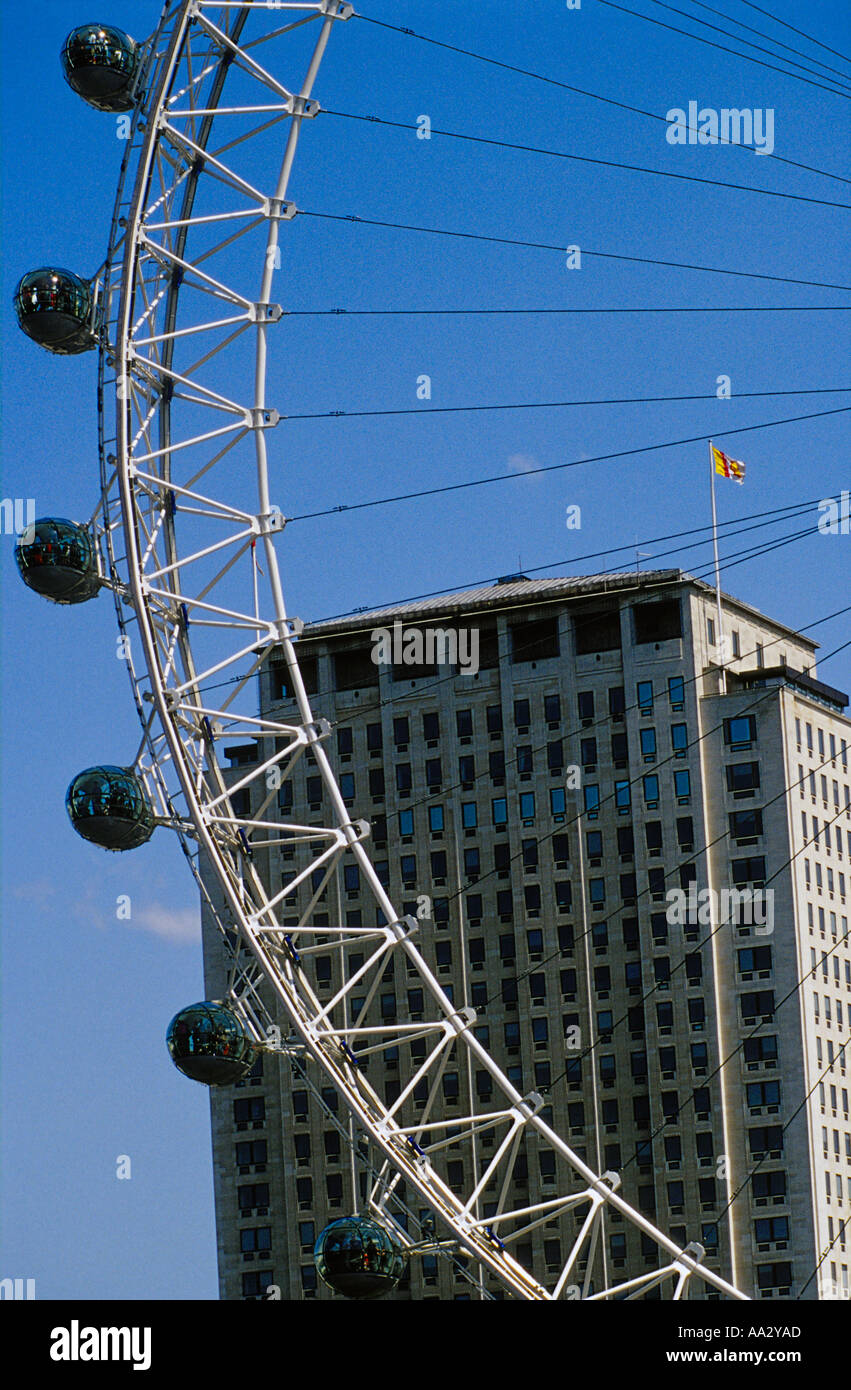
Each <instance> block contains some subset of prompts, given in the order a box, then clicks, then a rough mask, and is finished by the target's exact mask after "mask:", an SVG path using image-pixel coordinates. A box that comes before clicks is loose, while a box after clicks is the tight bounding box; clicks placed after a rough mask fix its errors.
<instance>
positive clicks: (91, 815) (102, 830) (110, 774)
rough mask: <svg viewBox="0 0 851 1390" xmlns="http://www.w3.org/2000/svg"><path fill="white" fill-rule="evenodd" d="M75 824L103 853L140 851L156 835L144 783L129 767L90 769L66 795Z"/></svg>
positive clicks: (78, 831) (105, 766) (72, 820)
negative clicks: (104, 850) (139, 847)
mask: <svg viewBox="0 0 851 1390" xmlns="http://www.w3.org/2000/svg"><path fill="white" fill-rule="evenodd" d="M65 808H66V810H67V812H68V815H69V817H70V819H71V824H72V825H73V827H74V829H75V830H76V832H77V834H78V835H82V837H83V839H84V840H91V841H92V843H93V844H96V845H100V847H101V848H102V849H109V850H116V851H117V850H124V849H136V848H138V846H139V845H144V844H145V843H146V842H147V841H148V840H150V838H151V836H152V835H153V833H154V815H153V811H152V810H151V806H150V803H149V801H148V798H147V796H146V795H145V792H144V789H143V787H142V784H141V782H140V781H139V779H138V777H137V776H136V774H135V772H133V770H132V768H129V767H113V766H111V765H110V764H104V765H102V766H101V767H87V768H86V770H85V771H84V772H78V773H77V776H76V777H75V778H74V780H73V782H72V783H71V785H70V787H69V788H68V791H67V793H66V795H65Z"/></svg>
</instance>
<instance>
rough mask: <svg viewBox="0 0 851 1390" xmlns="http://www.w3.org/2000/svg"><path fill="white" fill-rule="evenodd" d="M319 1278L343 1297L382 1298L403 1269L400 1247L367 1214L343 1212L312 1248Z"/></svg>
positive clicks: (383, 1228)
mask: <svg viewBox="0 0 851 1390" xmlns="http://www.w3.org/2000/svg"><path fill="white" fill-rule="evenodd" d="M313 1258H314V1261H315V1264H316V1269H317V1271H318V1273H319V1276H320V1278H321V1279H322V1280H323V1281H324V1283H326V1284H327V1285H328V1287H329V1288H331V1289H333V1290H334V1292H335V1293H339V1294H342V1295H343V1297H344V1298H381V1296H382V1294H388V1293H392V1292H393V1290H394V1289H395V1287H396V1285H397V1284H398V1282H399V1280H400V1279H401V1278H402V1275H403V1274H404V1272H405V1264H406V1257H405V1254H404V1252H403V1250H402V1247H401V1246H400V1245H399V1244H398V1242H397V1241H396V1240H395V1239H394V1237H393V1236H392V1235H391V1234H390V1232H389V1231H388V1229H387V1227H386V1226H382V1225H381V1224H380V1222H378V1221H372V1220H370V1218H369V1217H366V1216H344V1217H342V1218H341V1219H340V1220H338V1221H332V1222H331V1224H330V1225H329V1226H326V1227H325V1229H324V1231H322V1232H321V1233H320V1236H319V1239H318V1240H317V1242H316V1246H315V1248H314V1251H313Z"/></svg>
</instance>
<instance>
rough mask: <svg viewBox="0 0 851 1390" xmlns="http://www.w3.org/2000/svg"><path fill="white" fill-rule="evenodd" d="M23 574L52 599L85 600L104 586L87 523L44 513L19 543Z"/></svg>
mask: <svg viewBox="0 0 851 1390" xmlns="http://www.w3.org/2000/svg"><path fill="white" fill-rule="evenodd" d="M15 563H16V564H17V566H18V570H19V571H20V575H21V578H22V579H23V581H24V583H25V584H26V585H27V587H28V588H30V589H33V590H34V591H35V592H36V593H37V594H41V595H42V597H44V598H47V599H50V601H51V603H85V602H86V600H87V599H90V598H94V596H95V594H96V593H98V591H99V589H100V576H99V575H98V569H97V563H96V559H95V550H94V545H93V544H92V539H91V536H90V534H89V531H88V528H87V527H86V526H81V525H78V524H77V523H76V522H74V521H66V520H65V518H64V517H59V516H43V517H39V519H38V520H37V521H34V522H33V524H32V526H31V527H28V528H27V530H26V532H25V533H24V535H22V536H20V537H19V538H18V541H17V543H16V545H15Z"/></svg>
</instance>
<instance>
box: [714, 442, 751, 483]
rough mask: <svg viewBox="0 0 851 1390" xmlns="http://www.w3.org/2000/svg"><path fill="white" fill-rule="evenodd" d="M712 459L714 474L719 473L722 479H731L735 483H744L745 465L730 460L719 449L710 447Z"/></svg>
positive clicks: (735, 460)
mask: <svg viewBox="0 0 851 1390" xmlns="http://www.w3.org/2000/svg"><path fill="white" fill-rule="evenodd" d="M711 447H712V457H713V459H714V461H715V472H716V473H720V474H721V477H722V478H732V479H733V480H734V481H735V482H737V483H743V482H744V481H745V465H744V464H743V463H741V462H740V461H739V459H731V458H729V457H728V455H727V454H725V453H724V452H723V451H722V450H721V449H716V448H715V445H714V444H713V445H712V446H711Z"/></svg>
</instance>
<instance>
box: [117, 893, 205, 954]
mask: <svg viewBox="0 0 851 1390" xmlns="http://www.w3.org/2000/svg"><path fill="white" fill-rule="evenodd" d="M131 911H132V915H131V917H130V918H129V920H128V921H127V926H129V927H136V928H138V929H140V930H141V931H148V932H152V933H153V935H154V936H161V937H163V938H164V939H165V940H166V941H172V942H174V943H175V944H176V945H178V946H182V945H185V944H186V943H188V942H196V941H200V940H201V913H200V910H199V909H198V908H194V907H179V908H172V907H165V906H164V905H163V904H162V903H152V904H150V905H149V906H147V907H137V906H136V904H135V903H133V905H132V909H131Z"/></svg>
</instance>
